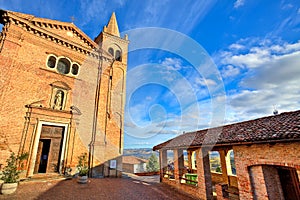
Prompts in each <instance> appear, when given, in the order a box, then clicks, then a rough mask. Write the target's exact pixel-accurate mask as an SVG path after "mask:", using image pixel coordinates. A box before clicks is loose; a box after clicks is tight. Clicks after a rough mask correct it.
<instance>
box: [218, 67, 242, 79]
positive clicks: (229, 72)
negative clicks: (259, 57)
mask: <svg viewBox="0 0 300 200" xmlns="http://www.w3.org/2000/svg"><path fill="white" fill-rule="evenodd" d="M221 74H222V76H223V77H224V78H228V77H233V76H236V75H239V74H240V69H239V68H238V67H235V66H233V65H227V66H225V67H224V68H223V69H222V71H221Z"/></svg>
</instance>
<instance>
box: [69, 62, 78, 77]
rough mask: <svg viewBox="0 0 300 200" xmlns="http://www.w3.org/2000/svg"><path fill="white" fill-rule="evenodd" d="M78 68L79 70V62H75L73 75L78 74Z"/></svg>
mask: <svg viewBox="0 0 300 200" xmlns="http://www.w3.org/2000/svg"><path fill="white" fill-rule="evenodd" d="M78 70H79V66H78V65H77V64H73V65H72V71H71V72H72V74H73V75H77V74H78Z"/></svg>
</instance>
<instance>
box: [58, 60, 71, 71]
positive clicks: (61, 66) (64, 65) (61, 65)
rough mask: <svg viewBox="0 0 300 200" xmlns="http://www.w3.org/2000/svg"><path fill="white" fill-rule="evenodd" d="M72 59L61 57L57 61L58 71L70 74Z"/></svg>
mask: <svg viewBox="0 0 300 200" xmlns="http://www.w3.org/2000/svg"><path fill="white" fill-rule="evenodd" d="M70 65H71V63H70V61H69V60H68V59H66V58H61V59H59V60H58V63H57V71H58V72H59V73H61V74H68V73H69V72H70Z"/></svg>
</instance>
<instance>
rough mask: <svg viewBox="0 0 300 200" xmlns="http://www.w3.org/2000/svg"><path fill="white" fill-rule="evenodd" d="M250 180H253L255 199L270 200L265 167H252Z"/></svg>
mask: <svg viewBox="0 0 300 200" xmlns="http://www.w3.org/2000/svg"><path fill="white" fill-rule="evenodd" d="M249 171H250V178H251V183H252V184H251V185H252V187H253V193H254V199H259V200H268V199H269V198H268V193H267V187H266V182H265V179H264V172H263V167H262V166H261V165H259V166H252V167H250V170H249Z"/></svg>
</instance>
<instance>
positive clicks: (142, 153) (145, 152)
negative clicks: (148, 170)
mask: <svg viewBox="0 0 300 200" xmlns="http://www.w3.org/2000/svg"><path fill="white" fill-rule="evenodd" d="M152 153H155V154H156V155H157V156H159V155H158V152H156V151H152V149H151V148H140V149H124V151H123V155H124V156H136V157H138V158H143V159H146V160H148V159H149V157H150V156H151V155H152Z"/></svg>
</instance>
